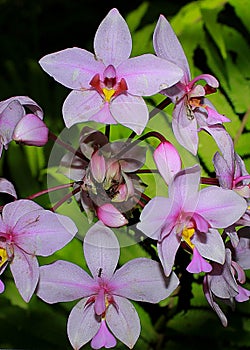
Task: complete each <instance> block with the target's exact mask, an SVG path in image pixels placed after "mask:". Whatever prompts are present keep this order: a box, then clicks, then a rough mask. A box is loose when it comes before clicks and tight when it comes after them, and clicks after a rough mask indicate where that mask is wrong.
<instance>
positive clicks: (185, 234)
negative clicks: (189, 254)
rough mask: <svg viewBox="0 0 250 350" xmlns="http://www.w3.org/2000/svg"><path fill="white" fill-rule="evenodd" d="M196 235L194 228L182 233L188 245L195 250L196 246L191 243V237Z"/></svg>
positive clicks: (186, 229) (185, 229) (184, 230)
mask: <svg viewBox="0 0 250 350" xmlns="http://www.w3.org/2000/svg"><path fill="white" fill-rule="evenodd" d="M193 234H194V228H184V229H183V231H182V237H183V239H184V240H185V241H186V242H187V244H188V245H189V246H190V247H191V248H192V249H193V248H194V244H193V243H192V242H191V240H190V239H191V237H192V236H193Z"/></svg>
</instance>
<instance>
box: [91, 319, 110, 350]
mask: <svg viewBox="0 0 250 350" xmlns="http://www.w3.org/2000/svg"><path fill="white" fill-rule="evenodd" d="M115 346H116V339H115V337H114V336H113V334H112V333H110V331H109V329H108V327H107V325H106V322H105V320H102V321H101V326H100V328H99V330H98V332H97V333H96V335H95V336H94V338H93V339H92V340H91V347H92V349H101V348H102V347H105V348H108V349H109V348H113V347H115Z"/></svg>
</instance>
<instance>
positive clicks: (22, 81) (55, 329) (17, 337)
mask: <svg viewBox="0 0 250 350" xmlns="http://www.w3.org/2000/svg"><path fill="white" fill-rule="evenodd" d="M112 7H117V8H118V9H119V11H120V12H121V14H122V15H123V16H125V17H126V19H127V22H128V25H129V27H130V29H131V32H132V37H133V45H134V46H133V55H138V54H141V53H145V52H153V48H152V33H153V30H154V27H155V24H156V21H157V19H158V16H159V15H160V13H162V14H164V15H165V16H166V18H168V19H169V20H170V22H171V24H172V26H173V28H174V30H175V32H176V34H177V35H178V37H179V39H180V41H181V43H182V45H183V48H184V51H185V53H186V55H187V58H188V60H189V64H190V68H191V72H192V75H193V76H196V75H198V74H200V73H210V74H213V75H214V76H215V77H217V78H218V80H219V81H220V89H219V91H218V92H217V93H215V94H214V95H211V98H210V100H211V101H212V102H213V104H214V105H215V107H216V108H217V110H218V111H219V112H220V113H222V114H225V115H226V116H227V117H228V118H230V119H231V121H232V122H231V123H228V124H227V125H226V128H227V130H228V131H229V133H230V134H231V136H232V137H233V139H234V142H235V148H236V151H237V152H238V153H239V154H240V155H241V156H242V158H243V159H244V161H245V163H246V165H247V168H248V171H250V148H249V137H250V118H249V114H250V100H249V97H250V61H249V57H250V34H249V32H250V24H249V18H250V2H249V0H242V1H237V0H201V1H177V0H176V1H174V2H173V1H166V0H164V1H160V0H158V1H147V2H143V1H135V0H134V1H133V2H123V1H106V2H99V1H98V0H91V1H90V0H89V1H85V0H82V1H80V0H71V1H62V0H61V1H58V0H57V1H52V2H51V1H49V0H45V1H27V0H13V1H12V0H0V43H1V56H0V63H1V64H0V91H1V100H3V99H5V98H8V97H10V96H14V95H28V96H29V97H31V98H32V99H34V100H35V101H37V102H38V103H39V104H40V105H41V107H42V108H43V109H44V112H45V119H44V120H45V122H46V124H47V125H48V127H49V128H51V130H52V131H53V132H54V133H55V134H58V133H60V131H61V130H62V129H63V127H64V125H63V121H62V116H61V107H62V103H63V101H64V99H65V97H66V96H67V94H68V90H67V89H66V88H64V87H63V86H61V85H60V84H57V83H56V82H55V81H53V79H51V78H50V77H49V76H47V75H46V74H45V73H44V72H43V71H42V70H41V68H40V66H39V65H38V60H39V59H40V58H41V57H42V56H43V55H45V54H48V53H52V52H55V51H57V50H60V49H64V48H67V47H73V46H79V47H82V48H85V49H88V50H90V51H92V41H93V37H94V34H95V31H96V28H97V26H98V25H99V23H100V21H101V20H102V19H103V18H104V16H105V15H106V14H107V12H108V11H109V10H110V9H111V8H112ZM162 99H163V98H162V96H156V97H154V98H153V99H151V100H150V103H158V102H159V101H161V100H162ZM166 111H167V113H168V115H169V119H168V120H167V119H166V118H165V117H164V116H162V115H158V116H156V117H154V118H153V119H152V120H151V121H150V123H149V125H148V130H150V129H154V130H158V131H159V132H161V133H163V134H164V135H165V136H166V137H167V138H168V139H169V140H170V141H172V142H175V140H174V138H173V135H172V132H171V106H170V107H168V108H167V110H166ZM145 132H146V131H145ZM120 134H121V135H124V134H123V131H122V128H120V129H119V128H117V127H114V128H113V133H112V135H113V137H114V135H120ZM151 144H152V145H153V146H154V141H152V142H151ZM51 148H52V143H51V142H49V143H48V144H47V145H46V146H45V147H44V148H35V147H22V146H20V145H15V144H11V145H10V146H9V150H8V151H7V152H4V154H3V157H2V159H1V162H0V175H1V176H4V177H6V178H8V179H9V180H10V181H12V182H13V183H14V185H15V187H16V189H17V192H18V195H19V197H23V198H24V197H26V196H28V195H30V194H32V193H35V192H37V191H39V190H41V189H44V188H46V186H47V177H46V167H47V163H48V159H49V155H50V152H51ZM216 150H217V146H216V144H215V143H214V142H213V140H212V139H211V137H209V136H208V135H207V134H205V133H201V134H200V147H199V159H200V162H201V164H202V166H203V172H204V174H208V175H214V171H213V166H212V157H213V155H214V153H215V151H216ZM180 152H181V153H182V155H183V157H184V159H185V163H186V164H185V165H187V164H189V165H190V164H191V163H192V162H193V161H194V159H193V158H192V157H191V156H190V155H189V154H188V153H187V152H185V151H184V150H180ZM150 162H151V163H150ZM147 165H148V166H149V167H150V166H152V159H151V160H150V159H149V160H148V163H147ZM52 170H53V169H50V171H52ZM53 176H55V174H53ZM58 176H59V175H58ZM57 181H59V182H61V181H62V180H60V179H59V178H58V179H57ZM158 186H161V184H158ZM159 188H161V187H159ZM148 191H149V192H148V193H147V194H148V195H151V193H150V189H149V190H148ZM47 201H48V197H47V196H44V197H43V198H42V199H41V202H40V203H41V204H42V205H45V206H46V203H47ZM71 209H72V210H71ZM69 210H71V212H72V214H69V215H72V216H74V215H78V212H77V213H76V212H75V207H74V203H73V202H72V203H71V204H70V205H66V207H62V208H61V212H64V213H68V212H69ZM71 212H70V213H71ZM77 224H78V226H79V228H80V229H81V230H82V231H85V230H86V229H87V227H88V224H87V222H84V223H83V222H81V220H79V222H78V223H77ZM124 249H125V248H123V249H122V252H121V263H124V262H125V261H126V260H128V259H132V258H133V257H138V256H148V252H146V251H145V250H144V249H143V246H140V245H136V246H135V245H134V246H129V247H127V249H126V250H124ZM59 258H60V259H68V260H70V261H72V262H74V263H77V264H79V265H80V266H82V267H84V268H86V266H85V263H84V259H83V254H82V244H81V242H80V241H78V240H75V241H73V242H72V243H71V244H70V245H69V246H67V247H65V248H63V249H62V250H61V251H60V252H58V253H56V254H55V256H53V257H51V258H47V259H41V263H48V262H50V261H53V260H55V259H59ZM5 281H6V292H5V293H4V294H3V295H2V296H1V312H0V320H1V330H0V347H1V348H6V349H11V348H19V349H20V348H22V349H41V350H44V349H54V350H56V349H71V346H70V344H69V341H68V339H67V335H66V322H67V316H68V314H69V311H70V309H71V307H72V306H73V305H74V303H68V304H63V303H62V304H58V305H53V306H49V305H46V304H45V303H43V302H42V301H40V300H38V298H36V297H35V296H33V298H32V300H31V302H30V303H29V304H26V303H24V302H23V301H22V299H21V297H20V296H19V294H18V292H17V290H16V288H15V286H14V283H13V282H12V280H11V276H10V274H8V272H7V273H6V276H5ZM182 288H183V290H182V293H181V294H180V297H179V298H178V297H177V296H173V297H171V298H169V299H168V300H166V301H165V302H163V303H161V304H160V305H144V304H140V305H139V304H135V306H136V308H137V311H138V313H139V315H140V318H141V324H142V333H141V337H140V339H139V340H138V342H137V344H136V346H135V349H136V350H139V349H147V350H151V349H152V350H153V349H154V350H160V349H168V350H179V349H183V348H185V349H186V350H188V349H193V348H194V347H196V346H197V347H200V346H202V348H203V349H211V348H213V349H214V350H216V349H227V350H230V349H232V350H240V349H241V350H243V349H248V348H249V347H250V338H249V331H250V328H249V325H250V304H249V303H243V304H241V305H237V306H236V310H235V311H234V312H232V311H230V310H229V309H226V313H227V315H228V318H229V327H228V328H226V329H224V328H223V327H222V326H221V324H220V322H219V320H218V318H217V316H216V315H215V314H214V313H213V312H212V310H211V309H210V308H209V306H208V304H207V302H206V300H205V298H204V295H203V292H202V288H201V283H200V279H199V278H197V279H194V280H193V279H192V280H190V281H189V282H188V283H186V285H184V286H182ZM84 349H90V347H89V345H86V346H85V347H84ZM117 349H125V346H124V345H122V344H118V346H117Z"/></svg>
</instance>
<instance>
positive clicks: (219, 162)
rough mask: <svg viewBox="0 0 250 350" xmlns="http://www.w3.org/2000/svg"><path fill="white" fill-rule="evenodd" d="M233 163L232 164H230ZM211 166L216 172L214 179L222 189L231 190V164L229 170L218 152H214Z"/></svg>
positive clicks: (232, 177) (232, 178)
mask: <svg viewBox="0 0 250 350" xmlns="http://www.w3.org/2000/svg"><path fill="white" fill-rule="evenodd" d="M232 163H233V162H232ZM213 164H214V168H215V172H216V177H217V178H218V180H219V183H220V185H221V187H222V188H227V189H232V188H233V180H234V176H233V164H232V168H231V169H229V167H228V163H227V162H226V161H225V159H224V158H223V157H222V156H221V155H220V153H219V152H216V153H215V155H214V157H213Z"/></svg>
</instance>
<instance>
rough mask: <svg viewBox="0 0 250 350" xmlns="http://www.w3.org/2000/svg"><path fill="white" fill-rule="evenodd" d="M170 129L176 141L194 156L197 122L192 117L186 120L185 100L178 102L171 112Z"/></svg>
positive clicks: (196, 141) (196, 145)
mask: <svg viewBox="0 0 250 350" xmlns="http://www.w3.org/2000/svg"><path fill="white" fill-rule="evenodd" d="M172 128H173V132H174V135H175V137H176V139H177V141H178V142H179V143H180V144H181V145H182V146H183V147H185V148H186V149H187V150H188V151H190V152H191V153H192V154H193V155H196V153H197V149H198V132H197V121H196V119H195V118H194V117H193V118H192V119H188V112H187V106H186V102H185V100H182V101H180V102H178V103H177V104H176V105H175V107H174V110H173V115H172Z"/></svg>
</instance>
